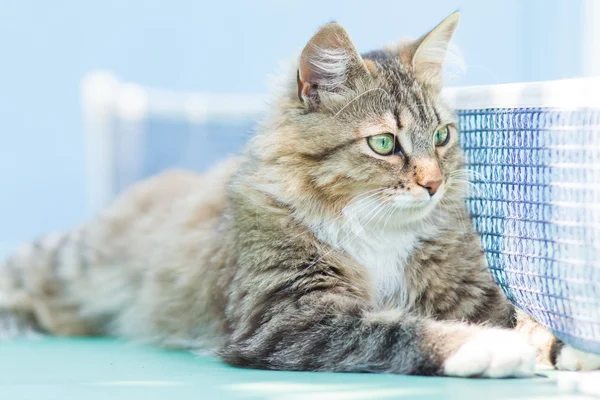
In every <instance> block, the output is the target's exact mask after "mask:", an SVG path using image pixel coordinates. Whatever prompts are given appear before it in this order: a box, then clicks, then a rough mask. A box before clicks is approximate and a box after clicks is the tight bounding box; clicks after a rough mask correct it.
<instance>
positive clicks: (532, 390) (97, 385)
mask: <svg viewBox="0 0 600 400" xmlns="http://www.w3.org/2000/svg"><path fill="white" fill-rule="evenodd" d="M554 374H555V373H554V372H553V371H540V373H539V374H538V377H536V378H532V379H503V380H492V379H458V378H433V377H410V376H400V375H376V374H348V373H310V372H280V371H260V370H247V369H239V368H234V367H231V366H229V365H226V364H224V363H222V362H221V361H220V360H219V359H217V358H215V357H212V356H198V355H194V354H191V353H187V352H181V351H169V350H164V349H159V348H154V347H151V346H145V345H138V344H132V343H127V342H123V341H119V340H115V339H108V338H90V339H65V338H51V337H47V338H42V339H35V340H17V341H10V342H2V343H0V399H3V400H13V399H19V400H20V399H24V400H25V399H26V400H32V399H40V400H45V399H57V400H58V399H60V400H68V399H86V400H92V399H111V400H119V399H127V400H136V399H144V400H151V399H169V400H186V399H286V400H298V399H317V400H319V399H328V400H329V399H333V400H335V399H393V398H410V399H413V398H418V399H447V398H460V399H463V400H469V399H477V400H480V399H483V398H485V400H493V399H506V398H514V399H569V400H575V399H586V398H588V397H585V396H582V395H574V394H564V393H561V392H559V391H558V389H557V386H556V382H555V380H554ZM484 396H485V397H484Z"/></svg>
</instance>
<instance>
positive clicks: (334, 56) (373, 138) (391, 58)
mask: <svg viewBox="0 0 600 400" xmlns="http://www.w3.org/2000/svg"><path fill="white" fill-rule="evenodd" d="M458 22H459V14H458V12H456V13H454V14H451V15H450V16H449V17H447V18H446V19H445V20H443V21H442V22H441V23H440V24H439V25H437V26H436V27H435V28H434V29H433V30H431V31H430V32H429V33H427V34H425V35H423V36H422V37H421V38H419V39H417V40H414V41H404V42H402V43H399V44H397V45H394V46H392V47H389V48H386V49H383V50H378V51H372V52H369V53H366V54H363V55H361V54H359V52H358V51H357V50H356V48H355V46H354V44H353V43H352V41H351V40H350V37H349V35H348V33H347V32H346V31H345V30H344V28H343V27H342V26H341V25H339V24H338V23H335V22H332V23H329V24H327V25H325V26H323V27H322V28H321V29H320V30H319V31H318V32H317V33H316V34H315V35H314V36H313V37H312V38H311V39H310V41H309V42H308V44H307V45H306V47H305V48H304V50H303V51H302V53H301V55H300V57H299V59H298V62H297V64H296V68H295V71H294V76H289V77H288V85H287V86H286V91H285V93H284V94H283V95H282V96H280V97H279V99H278V103H277V104H276V106H275V111H274V114H273V115H271V117H270V118H269V119H268V120H267V122H266V125H265V127H264V129H263V134H262V135H259V136H257V138H256V142H255V146H254V148H255V149H256V152H255V153H256V154H260V158H262V160H263V163H262V165H263V168H261V174H262V176H263V177H264V182H263V185H262V187H263V189H264V190H268V191H269V192H270V193H271V194H272V195H274V196H276V197H277V198H278V200H280V201H283V202H285V203H287V204H289V205H291V206H292V207H293V209H294V210H297V211H298V212H300V213H302V212H304V214H305V215H308V214H310V215H313V216H315V215H318V216H319V218H328V217H332V216H334V215H338V214H339V213H345V214H351V213H352V214H354V215H355V216H360V218H361V219H362V220H363V221H367V220H368V219H369V218H371V221H375V220H376V215H377V214H386V215H387V217H386V218H388V219H390V218H393V219H394V220H395V221H397V222H399V223H402V222H410V221H415V220H420V219H424V218H426V217H427V216H428V215H429V214H430V213H431V212H432V211H433V210H434V209H435V208H436V207H438V205H439V204H440V203H443V200H444V199H445V198H447V197H448V196H450V195H452V190H451V189H452V187H451V186H452V179H451V178H452V177H453V176H454V174H455V173H457V172H458V171H459V170H460V168H461V166H462V155H461V152H460V149H459V147H458V134H457V126H456V118H455V115H454V113H453V112H452V111H451V110H450V109H449V108H448V107H447V106H445V105H444V103H443V102H442V101H441V99H440V92H441V88H442V64H443V62H444V59H445V57H446V53H447V50H448V46H449V43H450V40H451V38H452V35H453V33H454V31H455V29H456V27H457V25H458ZM379 220H381V218H380V219H379Z"/></svg>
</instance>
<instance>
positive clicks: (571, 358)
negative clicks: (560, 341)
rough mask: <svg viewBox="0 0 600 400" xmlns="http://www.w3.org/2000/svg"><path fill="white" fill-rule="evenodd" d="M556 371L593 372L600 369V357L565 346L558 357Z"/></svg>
mask: <svg viewBox="0 0 600 400" xmlns="http://www.w3.org/2000/svg"><path fill="white" fill-rule="evenodd" d="M555 366H556V369H559V370H561V371H592V370H597V369H600V356H598V355H596V354H591V353H584V352H583V351H580V350H577V349H575V348H573V347H571V346H569V345H564V346H563V347H562V349H561V350H560V353H559V354H558V357H556V365H555Z"/></svg>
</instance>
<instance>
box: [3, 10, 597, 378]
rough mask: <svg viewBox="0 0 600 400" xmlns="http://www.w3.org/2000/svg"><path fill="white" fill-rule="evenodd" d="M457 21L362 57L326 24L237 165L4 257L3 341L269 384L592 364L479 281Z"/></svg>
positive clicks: (139, 191)
mask: <svg viewBox="0 0 600 400" xmlns="http://www.w3.org/2000/svg"><path fill="white" fill-rule="evenodd" d="M458 22H459V14H458V12H456V13H453V14H451V15H450V16H449V17H447V18H446V19H445V20H443V21H442V22H441V23H440V24H439V25H437V26H436V27H435V28H434V29H433V30H431V31H430V32H429V33H427V34H425V35H423V36H422V37H421V38H419V39H417V40H415V41H403V42H401V43H399V44H397V45H394V46H391V47H389V48H385V49H383V50H378V51H373V52H370V53H366V54H364V55H360V54H359V52H358V51H357V50H356V48H355V46H354V45H353V43H352V41H351V40H350V38H349V36H348V34H347V33H346V31H345V30H344V29H343V28H342V26H340V25H339V24H338V23H335V22H332V23H329V24H327V25H324V26H323V27H322V28H321V29H320V30H318V32H317V33H316V34H315V35H314V36H313V37H312V38H311V39H310V41H309V42H308V44H307V45H306V47H305V48H304V50H303V51H302V53H301V54H300V56H299V57H298V60H297V63H296V65H295V67H294V71H293V73H291V74H289V75H287V76H286V82H285V84H284V85H283V90H282V91H281V93H279V94H277V95H275V101H274V103H273V105H272V107H271V109H270V112H269V113H268V116H267V117H266V118H265V120H264V121H263V122H262V123H261V124H260V126H259V127H258V133H257V135H256V136H255V137H254V138H253V139H252V140H250V142H249V143H248V145H247V147H246V149H245V150H244V152H243V153H242V154H240V155H238V156H236V157H232V158H230V159H227V160H225V161H223V162H222V163H221V164H220V165H218V166H216V167H215V168H214V169H213V170H211V171H209V172H207V173H205V174H204V175H198V174H194V173H191V172H185V171H169V172H165V173H163V174H161V175H159V176H157V177H154V178H151V179H149V180H147V181H143V182H141V183H138V184H137V185H135V186H134V187H132V188H131V189H129V190H128V191H127V192H126V193H124V194H123V195H122V196H121V197H120V198H119V199H118V200H117V201H116V202H115V203H114V204H113V205H112V206H111V207H110V208H108V209H107V210H106V211H105V212H104V213H102V214H101V215H100V216H98V218H96V219H95V220H93V221H91V222H89V223H86V224H84V225H82V226H80V227H78V228H76V229H73V230H72V231H71V232H68V233H65V234H51V235H46V236H44V237H42V238H40V239H39V240H37V241H35V242H33V243H32V244H29V245H26V246H24V247H22V248H21V249H20V250H19V251H18V252H16V253H15V254H14V255H12V256H11V257H10V258H8V259H7V260H6V261H5V262H4V263H3V264H2V266H1V267H0V315H1V318H0V320H1V321H2V323H1V325H0V326H2V327H3V328H4V329H3V332H4V336H6V337H7V336H10V335H11V332H12V334H23V333H27V332H36V331H41V332H46V333H52V334H56V335H67V336H69V335H116V336H120V337H125V338H130V339H132V340H137V341H145V342H152V343H156V344H159V345H162V346H166V347H170V348H182V349H200V348H204V349H212V350H214V351H215V352H216V354H218V355H219V356H220V357H221V358H222V359H223V360H224V361H225V362H227V363H230V364H233V365H236V366H240V367H248V368H262V369H275V370H302V371H347V372H386V373H398V374H419V375H445V376H458V377H525V376H531V375H533V373H534V367H535V362H536V356H537V359H538V361H545V362H548V363H551V364H553V365H555V366H556V367H557V368H561V369H594V368H598V367H599V366H600V362H599V361H598V360H599V358H598V357H596V356H591V355H588V354H584V353H581V352H579V351H577V350H575V349H573V348H571V347H569V346H567V345H564V344H563V343H562V342H560V341H559V340H557V339H555V338H554V337H553V336H552V335H551V334H550V333H549V332H548V331H546V330H544V329H543V328H542V327H541V326H539V325H538V324H536V323H535V321H533V320H531V319H529V318H528V317H527V316H526V315H525V314H522V313H519V312H517V311H516V310H515V308H514V307H513V306H512V305H511V304H510V302H509V301H508V300H507V299H506V298H505V296H504V295H503V293H502V291H501V290H500V289H499V287H498V286H497V285H496V284H495V283H494V281H493V279H492V276H491V274H490V272H489V270H488V268H487V266H486V262H485V258H484V254H483V252H482V249H481V246H480V241H479V237H478V235H477V234H476V233H475V231H474V229H473V226H472V225H471V223H470V219H469V215H468V212H467V210H466V207H465V202H464V199H465V195H466V191H467V182H466V179H465V169H464V163H463V155H462V153H461V149H460V146H459V143H458V134H457V120H456V116H455V114H454V113H453V111H452V110H450V109H449V108H448V107H447V106H446V105H445V104H444V102H443V101H442V99H441V98H440V91H441V89H442V83H443V82H442V64H443V62H444V59H445V56H446V52H447V49H448V45H449V42H450V40H451V38H452V36H453V33H454V31H455V29H456V27H457V25H458Z"/></svg>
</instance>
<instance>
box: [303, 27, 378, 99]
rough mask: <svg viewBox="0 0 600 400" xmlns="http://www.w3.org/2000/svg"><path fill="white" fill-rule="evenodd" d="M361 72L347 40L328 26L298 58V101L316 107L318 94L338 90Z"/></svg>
mask: <svg viewBox="0 0 600 400" xmlns="http://www.w3.org/2000/svg"><path fill="white" fill-rule="evenodd" d="M361 72H365V73H368V70H367V67H366V66H365V63H364V61H363V59H362V57H361V56H360V54H359V53H358V51H357V50H356V48H355V47H354V44H353V43H352V40H350V36H348V33H347V32H346V30H345V29H344V28H343V27H342V26H341V25H340V24H338V23H337V22H331V23H329V24H327V25H325V26H323V27H322V28H321V29H319V31H318V32H317V33H315V34H314V36H313V37H312V38H311V39H310V40H309V42H308V44H307V45H306V47H305V48H304V50H303V51H302V54H301V55H300V65H299V67H298V73H297V81H298V97H299V98H300V100H301V101H302V102H305V103H306V102H309V103H312V104H314V103H318V102H319V91H321V90H324V91H336V90H339V89H340V88H343V87H344V86H346V85H347V83H348V80H349V79H350V77H351V76H352V75H353V74H356V73H361Z"/></svg>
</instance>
